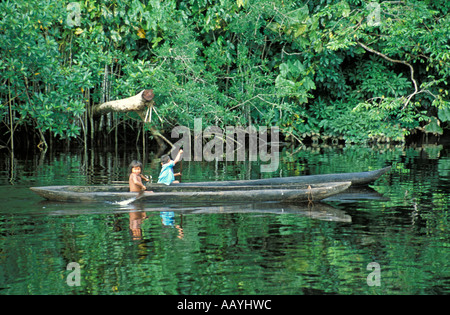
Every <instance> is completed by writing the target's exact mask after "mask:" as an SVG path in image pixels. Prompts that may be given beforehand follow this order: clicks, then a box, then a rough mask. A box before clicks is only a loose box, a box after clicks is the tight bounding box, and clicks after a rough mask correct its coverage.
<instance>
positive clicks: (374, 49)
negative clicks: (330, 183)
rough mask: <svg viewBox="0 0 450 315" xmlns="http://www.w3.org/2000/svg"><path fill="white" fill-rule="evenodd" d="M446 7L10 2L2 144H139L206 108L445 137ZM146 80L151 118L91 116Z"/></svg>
mask: <svg viewBox="0 0 450 315" xmlns="http://www.w3.org/2000/svg"><path fill="white" fill-rule="evenodd" d="M449 12H450V4H449V2H447V1H445V0H440V1H431V0H425V1H418V0H405V1H362V0H342V1H341V0H339V1H333V0H320V1H319V0H316V1H294V0H273V1H268V0H223V1H211V0H184V1H182V0H164V1H162V0H148V1H146V0H109V1H96V0H84V1H72V2H69V1H52V0H44V1H41V0H39V1H38V0H31V1H28V0H27V1H24V0H17V1H3V2H1V3H0V46H1V50H0V80H1V84H0V104H1V105H0V121H1V124H0V133H1V140H0V146H3V147H8V148H11V149H13V150H14V148H24V147H30V146H33V147H34V146H38V147H39V148H42V149H45V148H46V147H48V146H50V145H52V144H53V143H55V144H56V143H58V142H60V141H61V139H62V140H63V141H66V142H67V141H75V142H77V143H79V144H80V145H83V144H84V145H85V146H86V147H88V146H93V145H98V144H99V143H104V142H105V141H106V142H109V143H111V142H115V143H116V144H117V143H123V142H127V141H133V142H136V141H138V140H136V139H145V138H146V137H147V136H148V137H150V138H151V137H153V136H157V135H158V134H170V131H171V130H172V128H173V127H174V126H176V125H183V126H188V127H190V128H193V123H194V119H195V118H199V117H201V118H202V119H203V124H204V125H205V126H206V125H215V126H219V127H225V126H227V125H232V126H247V125H250V124H253V125H264V126H273V125H276V126H279V127H280V132H281V134H282V136H283V139H284V140H285V141H288V142H292V143H295V144H298V143H301V142H303V141H305V139H312V140H313V141H319V140H320V141H338V140H342V141H345V142H346V143H367V142H373V141H376V142H404V141H406V139H407V137H409V136H411V135H413V134H415V133H418V132H420V133H429V134H435V135H442V134H444V133H445V132H446V131H447V132H448V129H449V122H450V103H449V95H448V90H449V82H448V80H449V76H450V15H449ZM144 89H153V90H154V94H155V97H154V99H153V100H154V103H155V106H154V110H152V113H153V118H152V120H151V121H150V122H148V123H144V122H143V121H142V119H141V118H140V117H139V116H138V115H136V114H135V113H133V112H129V113H116V112H112V113H107V114H104V115H101V116H98V117H97V116H94V115H93V111H92V108H93V107H94V105H96V104H99V103H103V102H107V101H110V100H116V99H122V98H126V97H130V96H133V95H136V94H137V93H139V92H140V91H142V90H144ZM127 135H128V138H127Z"/></svg>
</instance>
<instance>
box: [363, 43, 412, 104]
mask: <svg viewBox="0 0 450 315" xmlns="http://www.w3.org/2000/svg"><path fill="white" fill-rule="evenodd" d="M356 43H357V44H358V45H359V46H361V47H362V48H364V49H365V50H367V51H368V52H371V53H373V54H375V55H378V56H380V57H382V58H384V59H386V60H387V61H390V62H394V63H401V64H404V65H406V66H408V67H409V69H410V71H411V81H412V82H413V84H414V93H412V94H410V95H409V96H408V98H407V99H406V102H405V105H404V106H403V108H405V107H406V106H407V105H408V103H409V101H410V100H411V98H412V97H413V96H414V95H416V94H417V93H419V88H418V86H417V82H416V80H415V79H414V68H413V66H412V65H411V64H409V63H407V62H406V61H403V60H396V59H392V58H390V57H388V56H386V55H385V54H382V53H380V52H379V51H376V50H373V49H372V48H370V47H367V46H366V45H364V44H363V43H361V42H358V41H357V42H356Z"/></svg>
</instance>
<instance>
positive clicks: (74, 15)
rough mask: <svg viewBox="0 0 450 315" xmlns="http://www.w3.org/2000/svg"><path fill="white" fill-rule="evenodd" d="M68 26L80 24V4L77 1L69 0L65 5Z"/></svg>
mask: <svg viewBox="0 0 450 315" xmlns="http://www.w3.org/2000/svg"><path fill="white" fill-rule="evenodd" d="M66 23H67V25H68V26H80V25H81V6H80V4H79V3H78V2H70V3H69V4H68V5H67V19H66Z"/></svg>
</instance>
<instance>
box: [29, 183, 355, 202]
mask: <svg viewBox="0 0 450 315" xmlns="http://www.w3.org/2000/svg"><path fill="white" fill-rule="evenodd" d="M350 185H351V183H350V182H338V183H325V184H311V185H298V186H297V187H293V186H290V187H289V188H282V187H279V188H271V189H258V187H252V186H247V187H246V188H247V189H242V188H243V187H240V189H227V190H224V189H223V187H222V189H216V190H206V189H203V191H197V190H194V191H192V190H191V191H189V189H187V190H186V191H165V192H149V191H146V192H144V194H143V195H141V196H139V198H137V200H136V202H149V203H180V202H181V203H182V202H187V203H204V204H207V203H224V202H225V203H231V202H236V203H250V202H267V201H277V202H286V203H298V202H308V201H319V200H322V199H324V198H327V197H330V196H333V195H335V194H338V193H341V192H343V191H345V190H346V189H347V188H349V187H350ZM168 187H170V186H168ZM259 188H261V187H259ZM125 189H127V186H125V185H121V186H46V187H31V190H32V191H34V192H35V193H37V194H38V195H40V196H41V197H43V198H45V199H47V200H52V201H64V202H105V201H107V202H121V201H124V200H127V199H130V198H133V197H136V195H137V193H133V192H127V191H126V190H125Z"/></svg>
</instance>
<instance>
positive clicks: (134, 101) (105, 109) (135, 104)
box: [92, 89, 155, 116]
mask: <svg viewBox="0 0 450 315" xmlns="http://www.w3.org/2000/svg"><path fill="white" fill-rule="evenodd" d="M154 97H155V94H154V93H153V89H150V90H142V91H141V92H140V93H139V94H136V95H135V96H131V97H128V98H124V99H120V100H115V101H109V102H105V103H102V104H97V105H94V107H93V108H92V113H93V114H94V115H101V114H105V113H109V112H122V113H123V112H133V111H134V112H137V113H138V114H140V116H142V113H144V112H145V111H146V110H147V109H148V108H150V107H151V106H153V105H154V101H153V98H154Z"/></svg>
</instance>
